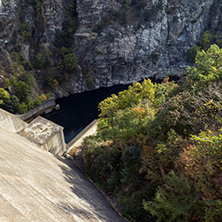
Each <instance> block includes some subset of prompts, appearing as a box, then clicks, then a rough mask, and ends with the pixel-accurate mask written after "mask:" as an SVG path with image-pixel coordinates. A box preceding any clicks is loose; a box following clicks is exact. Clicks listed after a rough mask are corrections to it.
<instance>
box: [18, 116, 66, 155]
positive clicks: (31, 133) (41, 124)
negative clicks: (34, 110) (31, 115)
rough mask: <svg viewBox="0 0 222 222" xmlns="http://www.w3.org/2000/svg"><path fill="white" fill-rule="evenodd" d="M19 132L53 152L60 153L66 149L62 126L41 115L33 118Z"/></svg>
mask: <svg viewBox="0 0 222 222" xmlns="http://www.w3.org/2000/svg"><path fill="white" fill-rule="evenodd" d="M20 134H21V135H23V136H25V137H26V138H27V139H29V140H30V141H31V142H33V143H36V144H37V145H39V146H40V147H41V148H42V149H44V150H47V151H49V152H51V153H53V154H59V155H61V154H63V153H64V152H65V150H66V145H65V141H64V135H63V127H61V126H59V125H57V124H56V123H53V122H51V121H49V120H47V119H45V118H43V117H41V116H39V117H37V118H36V119H34V120H33V121H32V122H31V123H30V124H29V125H28V126H27V127H26V128H25V129H23V130H22V131H21V132H20Z"/></svg>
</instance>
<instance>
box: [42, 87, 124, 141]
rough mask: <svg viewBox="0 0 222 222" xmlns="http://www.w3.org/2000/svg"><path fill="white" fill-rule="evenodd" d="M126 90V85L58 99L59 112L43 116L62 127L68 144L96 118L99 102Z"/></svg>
mask: <svg viewBox="0 0 222 222" xmlns="http://www.w3.org/2000/svg"><path fill="white" fill-rule="evenodd" d="M127 88H128V85H119V86H113V87H108V88H100V89H97V90H93V91H88V92H83V93H78V94H74V95H71V96H69V97H67V98H62V99H58V100H57V101H56V103H57V104H59V105H60V110H58V111H54V112H51V113H48V114H44V115H43V116H44V117H45V118H47V119H49V120H51V121H53V122H55V123H57V124H59V125H61V126H63V127H64V136H65V141H66V143H68V142H70V141H71V140H72V139H73V138H74V137H75V136H76V135H77V134H78V133H79V132H81V131H82V130H83V129H84V128H85V127H86V126H87V125H88V124H89V123H91V122H92V121H93V120H94V119H96V118H98V114H99V112H98V108H97V107H98V104H99V102H101V101H102V100H104V99H106V98H107V97H109V96H111V95H112V94H117V93H118V92H119V91H122V90H125V89H127Z"/></svg>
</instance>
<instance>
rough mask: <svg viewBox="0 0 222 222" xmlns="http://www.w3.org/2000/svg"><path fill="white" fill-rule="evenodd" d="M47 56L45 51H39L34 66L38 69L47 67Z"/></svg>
mask: <svg viewBox="0 0 222 222" xmlns="http://www.w3.org/2000/svg"><path fill="white" fill-rule="evenodd" d="M46 62H47V58H46V56H45V54H44V53H41V52H39V53H38V54H37V55H36V56H35V60H34V66H35V68H36V69H43V68H45V67H46Z"/></svg>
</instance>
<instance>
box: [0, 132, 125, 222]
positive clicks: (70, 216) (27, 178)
mask: <svg viewBox="0 0 222 222" xmlns="http://www.w3.org/2000/svg"><path fill="white" fill-rule="evenodd" d="M0 221H1V222H31V221H32V222H34V221H35V222H60V221H61V222H84V221H85V222H123V221H124V220H123V219H122V218H121V217H120V216H119V215H118V214H117V213H116V212H115V211H114V210H113V208H112V207H111V206H110V204H109V203H108V202H107V201H106V200H105V198H104V197H103V196H102V194H101V193H100V192H99V191H98V190H97V189H96V188H95V187H94V185H93V184H91V183H90V182H89V181H88V180H87V179H86V178H85V177H84V175H83V174H82V173H81V172H80V171H79V170H78V169H77V168H76V166H75V165H74V163H73V162H72V161H71V160H66V159H63V158H61V157H56V156H54V155H53V154H51V153H49V152H46V151H45V150H42V149H39V147H38V146H37V145H36V144H34V143H31V142H30V141H29V140H27V139H26V138H24V137H22V136H21V135H19V134H16V133H12V132H9V131H6V130H3V129H0Z"/></svg>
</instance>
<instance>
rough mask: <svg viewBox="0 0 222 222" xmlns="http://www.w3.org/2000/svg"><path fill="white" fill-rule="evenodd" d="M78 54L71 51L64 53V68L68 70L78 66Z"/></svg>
mask: <svg viewBox="0 0 222 222" xmlns="http://www.w3.org/2000/svg"><path fill="white" fill-rule="evenodd" d="M77 62H78V60H77V56H76V54H75V53H69V54H67V55H64V69H65V70H66V71H72V70H74V69H75V68H76V66H77Z"/></svg>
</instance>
